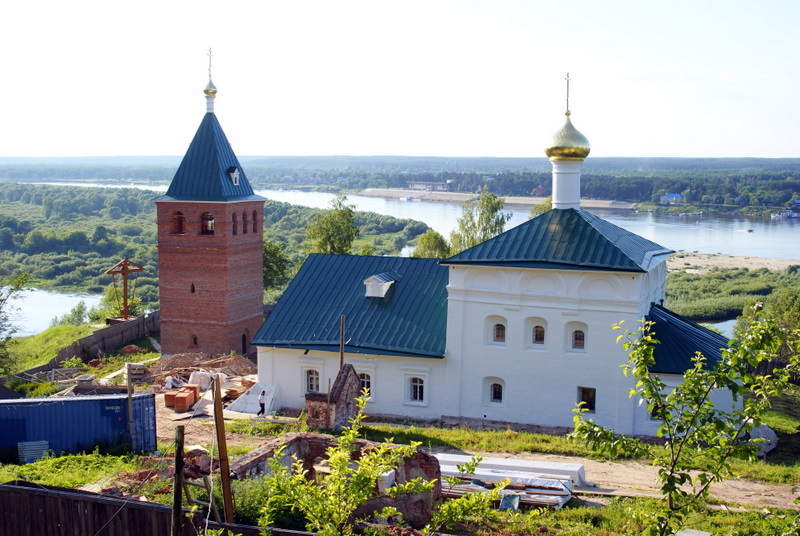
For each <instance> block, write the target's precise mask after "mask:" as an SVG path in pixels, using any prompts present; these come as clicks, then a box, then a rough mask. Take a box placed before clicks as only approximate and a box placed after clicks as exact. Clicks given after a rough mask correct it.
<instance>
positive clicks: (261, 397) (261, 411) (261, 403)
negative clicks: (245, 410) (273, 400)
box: [256, 391, 267, 417]
mask: <svg viewBox="0 0 800 536" xmlns="http://www.w3.org/2000/svg"><path fill="white" fill-rule="evenodd" d="M265 394H267V392H266V391H261V394H260V395H258V407H259V408H260V409H259V410H258V413H256V417H258V416H259V415H264V395H265Z"/></svg>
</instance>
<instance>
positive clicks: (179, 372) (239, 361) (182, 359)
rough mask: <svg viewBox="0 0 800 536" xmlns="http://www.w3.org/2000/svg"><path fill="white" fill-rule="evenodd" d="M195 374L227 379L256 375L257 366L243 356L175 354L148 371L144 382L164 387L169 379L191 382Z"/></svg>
mask: <svg viewBox="0 0 800 536" xmlns="http://www.w3.org/2000/svg"><path fill="white" fill-rule="evenodd" d="M193 372H211V373H222V374H225V375H226V376H227V377H231V376H247V375H250V374H256V373H257V372H258V368H257V367H256V365H255V364H254V363H253V362H252V361H250V360H249V359H247V358H246V357H244V356H241V355H225V356H221V355H213V354H204V353H186V354H173V355H170V356H165V357H163V358H162V359H160V360H159V361H158V362H157V363H156V364H154V365H153V366H152V367H150V368H149V369H147V374H146V375H145V378H144V381H146V382H148V383H152V384H154V385H164V382H165V380H166V379H167V377H172V378H178V379H179V380H180V381H181V382H184V383H186V382H189V380H190V378H191V376H192V373H193Z"/></svg>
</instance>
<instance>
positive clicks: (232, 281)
mask: <svg viewBox="0 0 800 536" xmlns="http://www.w3.org/2000/svg"><path fill="white" fill-rule="evenodd" d="M204 92H205V94H206V100H207V113H206V115H205V117H204V118H203V121H202V123H200V128H198V129H197V133H196V134H195V136H194V139H193V140H192V143H191V145H190V146H189V150H188V151H187V152H186V155H185V156H184V157H183V161H182V162H181V165H180V167H178V171H177V172H176V173H175V177H174V178H173V179H172V182H171V183H170V186H169V189H168V190H167V193H166V194H165V195H163V196H161V197H158V198H156V200H155V202H156V213H157V219H158V272H159V301H160V316H161V349H162V352H163V353H164V354H174V353H180V352H208V353H216V354H227V353H229V352H230V351H232V350H233V351H235V352H237V353H243V354H245V353H248V352H250V351H251V346H250V340H251V339H252V338H253V336H255V334H256V332H257V331H258V329H259V328H260V327H261V324H262V322H263V321H264V315H263V288H264V287H263V275H262V271H263V246H264V235H263V227H262V226H263V223H264V201H265V200H264V198H263V197H261V196H258V195H255V194H254V193H253V188H252V187H251V186H250V183H249V182H248V180H247V177H246V176H245V174H244V170H243V169H242V167H241V166H240V164H239V160H238V159H237V158H236V155H235V154H234V153H233V150H232V149H231V146H230V144H229V143H228V140H227V138H226V137H225V133H224V132H223V131H222V127H220V125H219V122H218V121H217V117H216V115H214V97H215V96H216V93H217V89H216V88H215V87H214V84H212V83H211V81H210V80H209V83H208V86H206V89H205V91H204Z"/></svg>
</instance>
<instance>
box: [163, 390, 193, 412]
mask: <svg viewBox="0 0 800 536" xmlns="http://www.w3.org/2000/svg"><path fill="white" fill-rule="evenodd" d="M198 400H200V386H199V385H196V384H193V383H187V384H186V385H184V386H183V387H181V388H180V389H178V390H177V391H169V392H166V393H164V404H165V405H166V406H167V407H168V408H173V409H174V410H175V411H176V412H178V413H183V412H184V411H189V410H190V409H192V406H194V404H195V402H197V401H198Z"/></svg>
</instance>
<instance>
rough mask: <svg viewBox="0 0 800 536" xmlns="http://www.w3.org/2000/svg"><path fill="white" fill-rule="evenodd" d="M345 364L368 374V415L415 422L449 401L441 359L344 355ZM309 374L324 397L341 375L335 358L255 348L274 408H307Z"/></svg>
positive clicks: (438, 411)
mask: <svg viewBox="0 0 800 536" xmlns="http://www.w3.org/2000/svg"><path fill="white" fill-rule="evenodd" d="M344 361H345V363H350V364H352V365H353V367H354V368H355V369H356V373H357V374H368V375H369V381H370V384H371V385H370V397H371V398H370V402H369V404H368V407H367V412H368V413H370V414H381V415H405V416H408V417H411V418H416V419H438V418H439V417H440V416H441V415H442V414H443V412H444V400H445V399H446V397H447V392H446V388H445V382H444V367H445V366H444V362H443V361H444V360H442V359H436V358H410V357H398V356H387V355H369V354H345V356H344ZM309 370H316V371H317V372H318V373H319V392H321V393H327V392H328V391H329V390H330V387H331V386H332V385H333V382H334V381H335V380H336V374H337V373H338V371H339V354H338V353H337V352H321V351H315V350H312V351H309V352H308V353H307V354H305V353H304V351H303V350H294V349H284V348H264V347H261V348H259V350H258V377H259V381H268V382H276V383H278V384H279V385H280V390H279V393H278V396H277V397H276V399H275V407H276V408H284V409H292V410H300V409H303V408H305V406H306V403H305V395H306V392H307V382H306V373H307V371H309ZM415 379H417V380H420V381H421V383H420V381H414V380H415ZM412 381H413V382H414V384H415V385H416V392H415V393H412ZM414 395H416V396H414ZM420 397H421V399H415V398H420Z"/></svg>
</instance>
